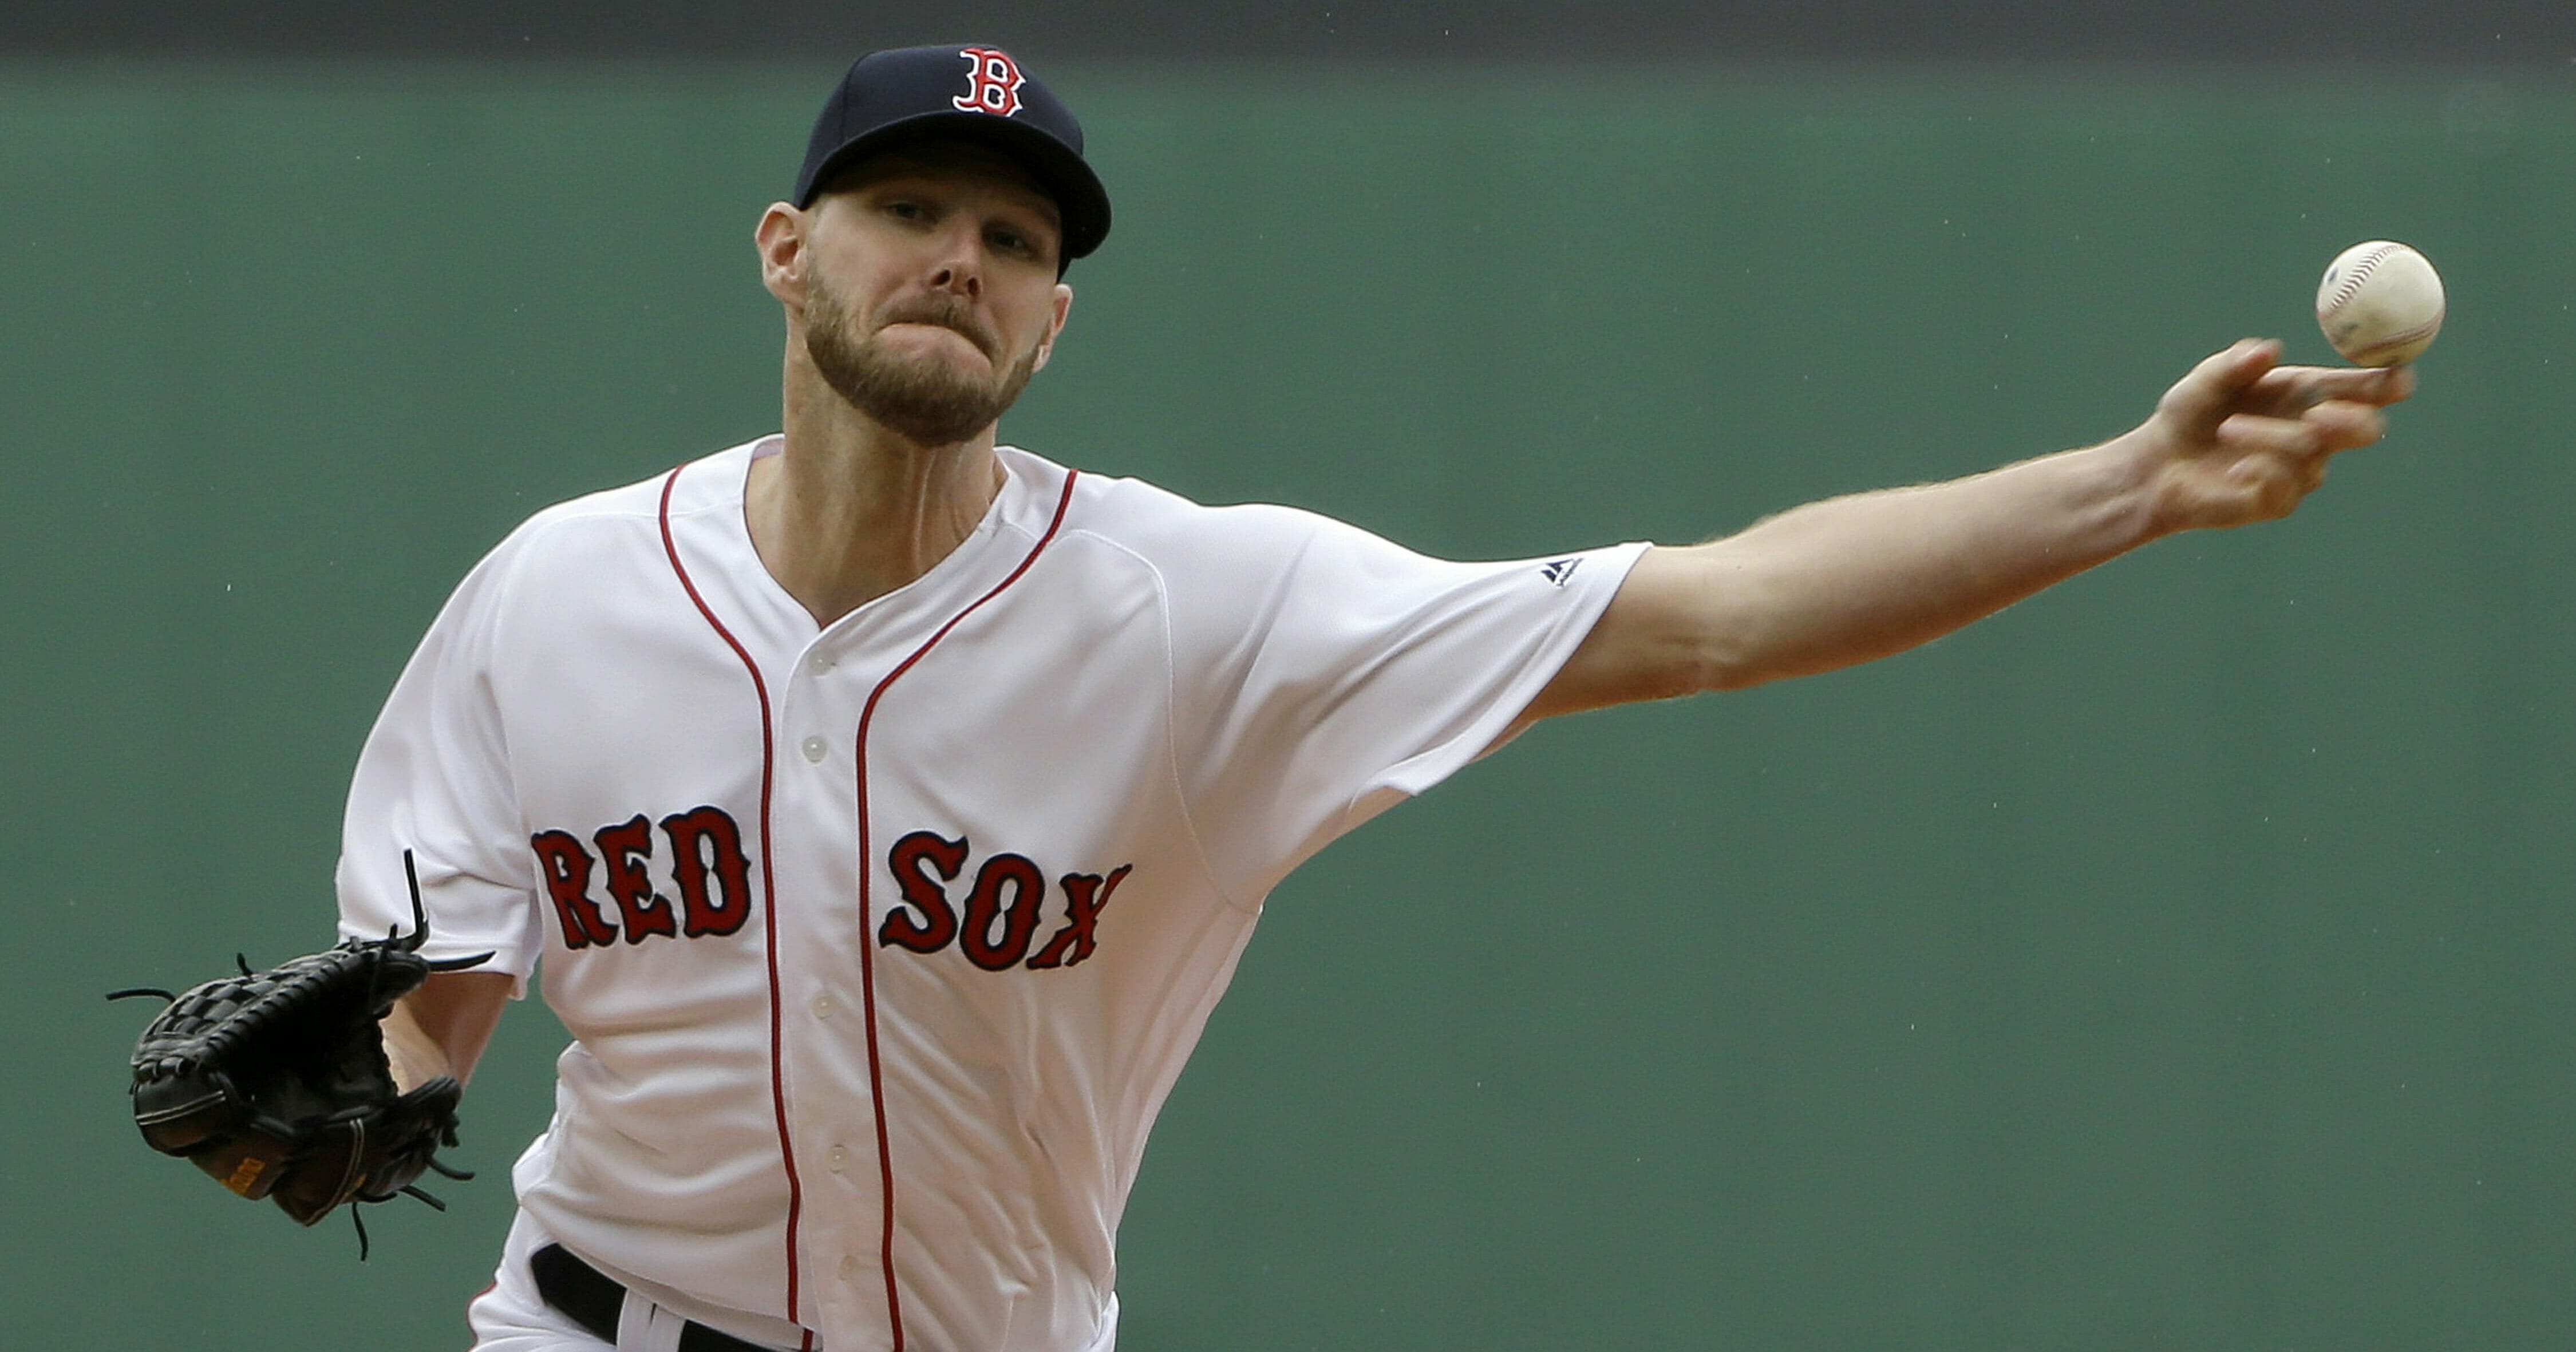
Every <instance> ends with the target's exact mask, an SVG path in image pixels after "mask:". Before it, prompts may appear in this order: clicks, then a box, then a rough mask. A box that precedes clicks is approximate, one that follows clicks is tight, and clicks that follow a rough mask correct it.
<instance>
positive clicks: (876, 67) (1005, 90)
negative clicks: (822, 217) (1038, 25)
mask: <svg viewBox="0 0 2576 1352" xmlns="http://www.w3.org/2000/svg"><path fill="white" fill-rule="evenodd" d="M932 135H936V136H956V137H962V138H964V139H967V140H971V141H976V142H979V143H981V144H984V145H989V146H991V147H992V148H994V149H995V150H998V151H1000V152H1002V153H1003V154H1005V155H1008V156H1010V157H1011V158H1012V159H1014V160H1017V161H1018V162H1019V163H1020V165H1021V167H1022V168H1025V169H1027V170H1028V171H1029V176H1030V177H1032V178H1034V179H1036V180H1037V183H1038V186H1039V187H1041V188H1044V189H1045V190H1046V193H1047V195H1048V196H1049V197H1052V198H1054V199H1055V205H1056V212H1057V214H1058V216H1059V217H1060V219H1061V220H1062V221H1063V226H1064V243H1063V249H1062V253H1063V256H1064V258H1065V259H1066V260H1068V261H1070V260H1072V259H1076V258H1080V257H1082V256H1083V255H1085V254H1088V253H1090V252H1091V251H1092V250H1094V249H1097V248H1099V247H1100V241H1102V240H1103V239H1106V238H1108V236H1109V192H1108V190H1107V189H1105V188H1103V187H1101V186H1100V178H1099V176H1098V175H1096V174H1094V173H1092V172H1091V166H1090V165H1089V164H1087V163H1085V162H1084V161H1083V158H1082V124H1081V123H1080V122H1077V121H1075V120H1074V117H1073V110H1072V109H1070V108H1067V107H1065V106H1064V101H1063V100H1062V99H1059V98H1057V97H1056V96H1055V94H1054V93H1053V92H1052V91H1050V90H1049V89H1048V88H1047V87H1046V86H1045V85H1042V84H1040V83H1038V82H1037V80H1036V79H1035V78H1033V77H1031V76H1030V75H1029V74H1028V73H1027V72H1026V71H1024V70H1022V69H1021V68H1020V63H1019V62H1018V61H1017V60H1015V59H1013V58H1012V56H1011V55H1010V53H1008V52H1005V51H1003V50H1002V49H1001V48H999V47H992V46H984V45H980V44H957V45H950V46H940V47H898V48H895V49H893V50H891V51H883V52H871V53H869V54H868V55H866V56H863V57H860V58H859V59H858V60H857V61H856V62H853V63H852V64H851V66H850V69H849V73H848V74H845V75H843V76H842V77H841V83H840V86H839V87H838V88H836V89H834V90H833V91H832V97H831V98H830V99H829V100H828V101H827V102H825V103H824V105H823V112H822V115H821V116H819V117H817V118H815V119H814V135H813V137H812V138H811V139H809V140H808V141H807V142H806V143H805V167H804V168H803V169H800V170H798V171H797V174H796V199H795V200H796V205H798V206H800V207H809V206H812V205H813V204H814V198H815V196H816V195H817V194H818V193H820V192H821V191H822V188H823V186H824V184H825V182H826V181H827V180H828V179H829V178H830V177H831V174H832V171H833V170H835V169H838V168H839V167H841V166H842V165H844V164H848V163H850V162H851V161H853V160H855V159H858V158H859V157H861V156H864V155H867V154H870V153H872V152H874V151H879V150H887V149H892V148H894V147H897V146H900V145H902V144H904V143H905V142H907V141H911V140H915V139H917V138H920V137H923V136H932Z"/></svg>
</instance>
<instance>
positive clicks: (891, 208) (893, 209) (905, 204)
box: [885, 197, 930, 221]
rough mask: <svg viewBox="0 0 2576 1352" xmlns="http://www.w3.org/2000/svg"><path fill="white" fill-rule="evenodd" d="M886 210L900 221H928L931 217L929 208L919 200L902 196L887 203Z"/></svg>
mask: <svg viewBox="0 0 2576 1352" xmlns="http://www.w3.org/2000/svg"><path fill="white" fill-rule="evenodd" d="M885 212H886V214H887V215H889V216H892V217H894V218H895V219H896V220H899V221H926V220H929V219H930V209H929V208H927V207H925V206H923V205H922V204H920V203H919V202H914V201H910V200H908V199H905V198H901V197H898V198H896V199H894V200H893V201H890V202H888V203H886V204H885Z"/></svg>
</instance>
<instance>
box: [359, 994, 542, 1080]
mask: <svg viewBox="0 0 2576 1352" xmlns="http://www.w3.org/2000/svg"><path fill="white" fill-rule="evenodd" d="M511 982H512V978H511V977H509V976H508V975H506V974H503V973H500V972H435V973H432V974H431V975H430V978H429V980H427V981H424V982H422V983H421V985H420V988H419V989H417V990H415V991H413V992H412V993H411V994H409V995H406V996H404V997H403V998H402V999H400V1000H397V1001H395V1002H394V1008H393V1012H392V1013H390V1014H387V1015H386V1016H385V1018H384V1022H383V1023H382V1024H381V1025H380V1026H381V1027H382V1028H383V1029H384V1034H385V1057H386V1059H387V1060H388V1061H390V1062H392V1064H393V1072H394V1084H395V1086H396V1087H397V1088H400V1089H402V1090H403V1091H404V1092H406V1093H408V1092H409V1091H411V1090H412V1089H414V1088H417V1087H418V1086H419V1085H421V1084H422V1083H423V1082H425V1081H428V1080H432V1079H435V1078H437V1077H438V1076H441V1075H452V1076H454V1077H456V1082H457V1083H458V1084H463V1083H465V1082H466V1081H467V1080H468V1079H470V1078H472V1077H473V1074H474V1063H475V1062H476V1061H478V1060H481V1059H482V1056H483V1048H484V1047H485V1046H487V1045H488V1044H490V1042H491V1041H492V1030H493V1029H494V1028H495V1027H498V1026H499V1025H500V1022H501V1007H502V1006H503V1005H504V1004H506V1003H507V1002H508V1001H509V998H510V986H511Z"/></svg>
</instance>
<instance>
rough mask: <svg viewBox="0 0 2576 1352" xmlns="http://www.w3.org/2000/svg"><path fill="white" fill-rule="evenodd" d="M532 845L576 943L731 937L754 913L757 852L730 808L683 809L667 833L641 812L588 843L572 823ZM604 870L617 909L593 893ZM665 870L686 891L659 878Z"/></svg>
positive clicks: (667, 822) (666, 824) (567, 943)
mask: <svg viewBox="0 0 2576 1352" xmlns="http://www.w3.org/2000/svg"><path fill="white" fill-rule="evenodd" d="M528 843H529V845H530V846H532V847H534V848H535V850H536V852H537V872H538V875H539V876H540V877H542V878H543V879H544V880H545V885H546V895H547V897H549V898H551V899H552V900H553V902H554V904H555V920H556V921H557V922H558V923H559V924H561V925H562V927H563V941H564V947H566V948H589V947H592V946H594V945H606V944H610V943H614V942H616V940H617V937H618V936H619V935H620V934H623V935H625V936H626V942H628V943H630V944H640V943H642V942H644V941H645V940H647V939H651V938H655V937H663V938H668V937H670V936H673V935H686V936H687V937H689V938H692V939H696V938H702V937H706V936H710V935H726V934H731V933H733V932H734V931H735V930H738V929H741V928H742V922H744V921H745V920H748V919H750V918H751V860H750V858H749V857H748V856H746V855H745V854H744V853H743V851H742V827H741V826H739V825H737V824H736V823H735V822H734V819H733V818H732V817H730V816H727V815H726V814H725V812H724V810H723V809H722V808H715V807H697V808H691V809H689V810H688V811H686V812H676V813H673V814H672V815H670V816H668V817H664V818H663V819H662V821H661V830H660V832H659V833H658V834H657V833H656V832H655V830H654V829H653V823H652V822H650V821H648V820H646V818H645V817H644V815H643V814H642V813H637V814H636V815H635V816H633V817H630V818H628V819H627V820H625V821H622V822H619V823H617V824H616V825H614V826H603V827H601V828H599V829H598V830H597V831H595V832H593V833H591V838H590V842H589V843H588V844H585V843H584V842H583V841H582V839H581V837H579V836H576V835H574V834H573V833H572V832H570V831H539V832H538V833H536V834H535V835H533V836H530V837H529V838H528ZM657 845H658V846H660V847H661V849H660V850H657V848H656V847H657ZM592 846H596V847H597V848H598V853H597V854H596V855H594V854H593V853H592ZM594 873H596V874H598V875H599V881H600V890H602V891H604V892H606V893H607V894H608V899H609V902H610V903H611V906H612V907H613V909H614V914H613V915H612V912H611V907H603V906H602V905H600V903H599V902H597V901H596V900H593V899H592V897H591V890H590V884H591V875H592V874H594ZM665 878H667V879H669V880H670V883H671V887H672V890H674V891H676V892H678V893H679V894H680V895H679V896H678V897H677V898H673V897H671V896H669V895H667V894H665V893H663V892H662V891H661V890H660V888H659V887H658V886H657V884H658V882H659V881H660V880H661V879H665Z"/></svg>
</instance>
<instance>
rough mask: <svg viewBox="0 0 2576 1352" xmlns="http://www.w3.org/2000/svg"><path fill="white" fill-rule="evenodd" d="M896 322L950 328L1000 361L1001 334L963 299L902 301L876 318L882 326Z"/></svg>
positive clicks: (988, 355) (932, 298)
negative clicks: (998, 350)
mask: <svg viewBox="0 0 2576 1352" xmlns="http://www.w3.org/2000/svg"><path fill="white" fill-rule="evenodd" d="M893 324H930V325H935V326H937V327H939V328H943V329H947V330H948V331H950V332H952V333H955V334H957V335H958V336H960V337H962V338H964V339H965V340H966V341H967V342H970V343H973V344H974V345H975V346H976V348H977V349H978V350H980V351H981V352H983V354H984V355H985V356H987V357H994V358H995V359H996V360H998V357H997V355H996V349H998V348H1000V347H1001V345H1002V338H1001V335H1000V334H997V333H994V332H993V331H992V330H991V329H989V328H987V327H985V325H984V322H983V321H982V320H980V319H978V318H977V317H976V315H975V312H974V310H973V309H971V308H969V307H968V306H967V305H966V304H965V302H963V301H956V300H942V299H939V298H937V297H931V298H928V299H923V300H916V301H907V302H902V303H899V304H896V305H893V306H890V307H888V308H887V309H886V311H885V313H883V314H882V315H880V316H878V318H877V327H878V328H880V329H882V328H885V327H887V326H889V325H893Z"/></svg>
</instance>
